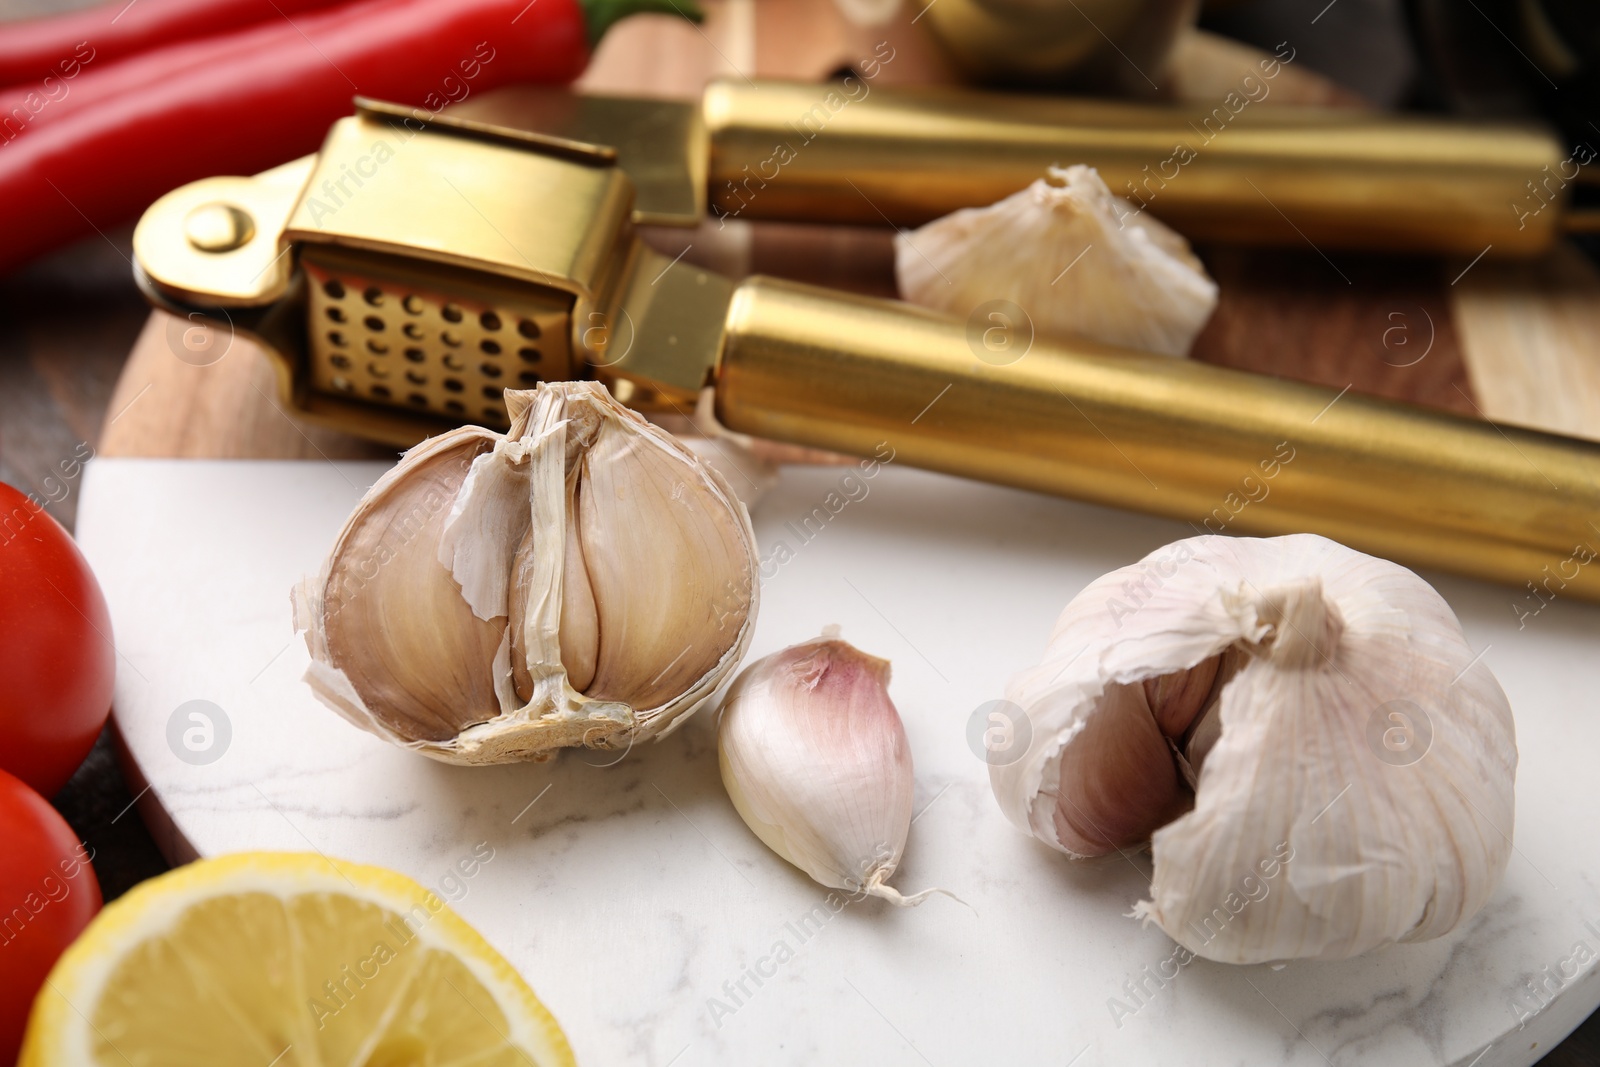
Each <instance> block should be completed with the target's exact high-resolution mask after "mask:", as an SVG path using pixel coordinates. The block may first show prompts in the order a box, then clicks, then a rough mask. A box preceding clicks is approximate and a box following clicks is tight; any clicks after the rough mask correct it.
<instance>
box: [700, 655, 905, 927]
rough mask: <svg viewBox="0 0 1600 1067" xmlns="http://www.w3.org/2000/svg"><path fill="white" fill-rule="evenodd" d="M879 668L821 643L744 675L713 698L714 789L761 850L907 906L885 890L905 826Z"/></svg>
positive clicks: (899, 742) (894, 736) (842, 885)
mask: <svg viewBox="0 0 1600 1067" xmlns="http://www.w3.org/2000/svg"><path fill="white" fill-rule="evenodd" d="M888 686H889V663H888V661H886V660H881V659H877V658H876V657H873V656H869V655H867V654H865V653H863V652H861V651H859V650H857V649H856V648H854V647H852V646H851V645H849V644H847V643H846V642H844V641H841V640H838V639H836V638H832V637H824V638H822V639H820V640H816V641H809V642H806V643H804V644H799V645H794V646H791V647H789V648H786V649H784V650H782V651H781V652H775V653H773V654H772V655H770V656H766V657H763V658H762V659H759V660H757V661H756V662H755V663H752V664H751V665H750V666H749V667H746V668H745V669H744V671H743V672H741V673H740V675H739V677H738V678H737V679H735V681H734V683H733V685H732V686H731V687H730V688H729V690H728V694H727V697H726V698H725V700H724V701H723V705H722V713H721V718H720V721H719V725H718V730H717V753H718V759H719V763H720V765H721V768H722V782H723V785H724V786H725V787H726V788H727V791H728V796H729V798H731V799H732V801H733V806H734V808H735V809H737V811H738V812H739V816H740V817H741V818H742V819H744V821H745V823H746V825H748V826H749V827H750V829H751V830H753V831H754V832H755V834H756V836H757V837H759V838H760V839H761V840H762V842H763V843H765V844H766V846H767V847H768V848H770V849H772V851H774V852H776V853H777V854H778V855H779V856H782V857H783V858H784V859H786V860H788V861H789V862H790V863H792V864H794V865H795V866H796V867H798V868H800V869H801V870H802V871H804V872H805V873H806V874H807V875H809V876H810V877H811V878H812V880H814V881H816V882H818V883H819V884H821V885H824V886H828V887H830V888H834V889H845V890H849V891H850V892H859V893H865V894H867V895H869V896H877V897H882V898H884V899H886V900H889V901H891V902H893V903H895V904H902V905H906V904H916V903H920V902H921V900H922V899H923V898H924V897H926V896H927V892H924V893H919V894H917V895H916V896H914V897H902V896H901V895H900V893H899V892H897V891H896V890H894V889H891V888H890V887H889V886H888V885H887V884H885V883H886V882H887V881H888V879H889V877H890V876H891V875H893V874H894V870H895V868H896V866H898V865H899V863H900V857H901V855H902V853H903V852H904V850H905V843H906V837H907V835H908V833H909V832H910V829H911V801H912V786H913V782H912V772H911V745H910V742H909V741H907V739H906V732H905V727H904V725H903V724H902V723H901V721H900V714H899V712H898V711H896V710H895V707H894V704H893V702H892V701H890V699H889V691H888Z"/></svg>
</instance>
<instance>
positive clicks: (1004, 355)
mask: <svg viewBox="0 0 1600 1067" xmlns="http://www.w3.org/2000/svg"><path fill="white" fill-rule="evenodd" d="M988 328H990V326H989V324H988V323H983V322H980V323H978V324H977V325H976V326H969V325H968V324H967V323H963V322H962V321H960V320H957V319H952V318H947V317H944V316H942V315H938V314H934V313H931V312H926V311H922V310H920V309H916V308H912V307H909V306H907V305H904V304H895V303H891V302H888V301H881V300H873V299H869V298H864V297H853V296H845V295H841V294H839V293H836V292H831V291H828V290H824V289H818V288H813V287H810V286H805V285H799V284H794V283H790V282H785V281H779V280H775V279H771V278H752V279H749V280H747V281H745V282H744V283H742V284H741V285H740V286H739V287H738V288H737V289H736V290H735V291H734V295H733V300H732V303H731V305H730V307H729V311H728V315H727V322H726V334H725V338H724V341H723V345H722V350H721V354H720V358H719V360H718V364H717V367H716V370H715V393H716V401H717V406H716V410H717V416H718V418H719V419H720V420H721V421H722V422H723V424H724V425H726V426H728V427H729V428H730V429H733V430H737V431H739V432H742V433H748V434H752V435H755V436H759V437H766V438H771V439H775V440H781V441H790V442H795V443H800V444H805V445H811V446H815V447H821V448H828V449H833V450H836V451H839V452H845V453H849V454H852V455H859V456H872V455H874V454H875V453H876V454H881V453H879V449H880V446H881V445H883V444H885V443H886V444H887V446H888V447H889V448H891V449H893V453H894V456H895V462H896V463H905V464H906V465H908V466H915V467H926V468H930V469H933V470H939V471H945V472H947V473H950V474H957V475H962V476H965V477H970V478H979V479H982V480H985V481H992V482H999V483H1004V484H1007V485H1013V486H1018V487H1020V488H1024V489H1032V490H1037V491H1040V492H1045V493H1051V494H1055V495H1059V496H1066V497H1073V498H1076V499H1081V500H1088V501H1093V502H1096V503H1101V504H1108V505H1113V506H1116V507H1124V508H1131V509H1134V510H1137V511H1143V512H1148V513H1151V514H1155V515H1162V516H1167V517H1169V518H1174V519H1179V520H1182V521H1185V522H1188V523H1190V524H1191V525H1192V526H1193V528H1194V529H1195V531H1196V532H1198V533H1207V532H1210V533H1227V534H1236V533H1251V534H1282V533H1293V532H1314V533H1320V534H1324V535H1326V536H1328V537H1331V538H1334V539H1336V540H1338V541H1342V542H1344V543H1345V544H1347V545H1350V546H1352V547H1354V548H1358V549H1362V550H1364V551H1367V552H1372V553H1375V554H1378V555H1382V556H1386V557H1389V558H1392V559H1395V560H1398V561H1401V562H1404V563H1407V564H1411V565H1415V566H1420V567H1432V568H1439V569H1443V570H1450V571H1455V572H1458V573H1461V574H1467V575H1471V576H1474V577H1479V578H1486V579H1491V580H1494V581H1500V582H1506V583H1509V584H1510V585H1512V586H1514V587H1516V589H1517V590H1518V591H1519V592H1516V593H1513V594H1512V596H1513V598H1514V603H1513V607H1515V605H1516V604H1517V603H1520V600H1519V599H1516V598H1520V597H1523V596H1525V595H1534V596H1538V597H1539V598H1540V599H1539V600H1537V601H1535V600H1531V599H1530V600H1529V602H1528V606H1529V607H1530V608H1532V607H1537V606H1538V604H1539V603H1541V602H1543V601H1546V600H1549V599H1550V598H1551V597H1553V596H1555V595H1558V594H1559V595H1561V596H1573V597H1581V598H1584V599H1589V600H1600V565H1596V564H1594V563H1593V562H1591V561H1593V560H1594V558H1595V556H1596V554H1597V552H1600V526H1597V525H1596V522H1600V484H1597V477H1600V445H1597V444H1594V443H1591V442H1587V441H1578V440H1573V439H1569V438H1563V437H1557V436H1553V435H1549V434H1544V433H1538V432H1534V431H1529V430H1522V429H1517V428H1514V427H1509V426H1499V425H1496V424H1494V423H1490V422H1484V421H1477V420H1473V419H1469V418H1463V417H1460V416H1456V415H1453V414H1449V413H1445V412H1441V411H1435V410H1429V409H1424V408H1419V407H1414V406H1411V405H1407V404H1402V403H1397V402H1394V401H1388V400H1381V399H1376V398H1373V397H1368V396H1363V395H1361V394H1358V393H1353V392H1344V393H1338V392H1335V391H1334V390H1330V389H1324V388H1320V387H1317V386H1311V385H1305V384H1300V383H1295V382H1289V381H1283V380H1279V379H1275V378H1268V377H1265V376H1261V375H1254V374H1244V373H1240V372H1236V371H1230V370H1225V369H1222V368H1217V367H1212V366H1208V365H1206V364H1202V363H1196V362H1192V361H1189V360H1183V359H1172V358H1169V357H1163V356H1148V355H1141V354H1138V353H1133V352H1127V351H1123V350H1118V349H1111V348H1106V347H1102V346H1099V345H1094V344H1091V343H1087V342H1082V343H1070V344H1068V343H1061V342H1056V341H1044V340H1042V339H1041V340H1035V341H1034V342H1033V343H1032V345H1031V347H1027V348H1026V351H1025V352H1023V351H1022V344H1021V342H1018V343H1017V345H1016V347H1013V348H1009V349H1007V348H1002V349H1001V350H1000V351H999V352H998V353H996V352H994V351H992V350H991V349H990V348H986V347H985V345H984V343H983V342H984V339H983V338H982V336H981V333H982V330H984V329H988ZM990 340H991V341H992V340H994V339H993V338H990ZM1013 357H1016V358H1013ZM1530 584H1531V586H1532V587H1534V589H1533V590H1529V589H1527V587H1528V586H1529V585H1530Z"/></svg>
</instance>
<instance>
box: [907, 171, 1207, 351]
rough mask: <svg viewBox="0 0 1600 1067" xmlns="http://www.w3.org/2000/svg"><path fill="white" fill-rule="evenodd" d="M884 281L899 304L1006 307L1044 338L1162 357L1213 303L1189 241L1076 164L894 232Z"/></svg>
mask: <svg viewBox="0 0 1600 1067" xmlns="http://www.w3.org/2000/svg"><path fill="white" fill-rule="evenodd" d="M895 278H896V279H897V280H898V282H899V285H900V296H901V298H902V299H905V300H908V301H910V302H911V303H913V304H921V305H922V306H923V307H929V308H933V309H934V310H936V311H944V312H947V313H949V314H952V315H959V316H963V317H965V316H968V315H970V314H972V313H973V311H974V310H975V309H976V308H978V307H980V306H981V305H982V304H984V303H986V302H988V301H992V300H1009V301H1011V302H1012V303H1014V304H1016V305H1017V306H1018V307H1020V308H1021V309H1022V310H1023V311H1024V312H1025V313H1026V314H1027V315H1028V317H1029V318H1030V319H1031V320H1032V321H1033V326H1034V328H1035V329H1036V330H1037V331H1038V332H1039V333H1040V334H1042V335H1043V336H1046V337H1062V336H1076V337H1087V338H1089V339H1090V340H1093V341H1103V342H1105V343H1107V344H1114V345H1123V346H1125V347H1128V348H1139V349H1144V350H1145V351H1148V352H1159V353H1162V354H1163V355H1169V356H1182V355H1186V354H1188V351H1189V347H1190V346H1191V345H1192V344H1193V343H1194V339H1195V337H1196V336H1197V335H1198V334H1199V333H1200V330H1201V328H1202V327H1204V326H1205V324H1206V320H1207V319H1209V318H1210V317H1211V312H1212V311H1213V310H1214V309H1215V308H1216V306H1217V283H1216V282H1214V281H1212V280H1211V278H1210V277H1209V276H1207V274H1206V271H1205V267H1203V266H1202V265H1201V263H1200V260H1199V259H1198V258H1197V257H1196V256H1195V254H1194V253H1193V252H1191V251H1190V250H1189V244H1188V242H1187V241H1185V240H1184V239H1183V238H1182V237H1180V236H1178V234H1176V233H1174V232H1173V231H1172V230H1170V229H1168V228H1167V227H1166V226H1165V225H1163V224H1162V223H1160V222H1158V221H1157V220H1156V219H1153V218H1151V217H1150V215H1149V214H1148V213H1141V212H1140V211H1139V209H1138V208H1136V207H1134V205H1133V204H1131V203H1129V202H1128V201H1127V200H1124V199H1122V198H1121V197H1117V196H1113V195H1112V193H1111V190H1110V189H1108V188H1106V183H1105V182H1104V181H1102V180H1101V178H1100V173H1099V172H1098V171H1096V170H1095V169H1094V168H1093V167H1086V166H1082V165H1078V166H1072V167H1066V168H1065V169H1063V168H1061V167H1051V168H1050V169H1049V171H1048V174H1047V177H1046V178H1041V179H1039V180H1038V181H1036V182H1034V183H1033V184H1032V185H1030V186H1028V188H1026V189H1024V190H1022V191H1021V192H1019V193H1014V194H1012V195H1011V196H1008V197H1006V198H1005V199H1004V200H1001V201H999V202H998V203H995V204H991V205H990V206H989V207H976V208H962V209H961V210H960V211H956V212H953V213H951V214H949V215H946V216H944V217H943V218H940V219H935V220H934V221H932V222H930V223H928V224H927V225H925V226H923V227H922V228H921V229H918V230H915V231H913V232H911V233H909V234H908V233H901V234H900V235H899V236H897V237H896V238H895Z"/></svg>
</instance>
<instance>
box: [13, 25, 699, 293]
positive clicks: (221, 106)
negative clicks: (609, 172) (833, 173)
mask: <svg viewBox="0 0 1600 1067" xmlns="http://www.w3.org/2000/svg"><path fill="white" fill-rule="evenodd" d="M646 10H653V11H661V10H669V11H676V12H678V13H680V14H684V13H691V14H697V12H695V11H694V9H692V8H690V6H689V3H688V2H687V0H362V2H360V3H355V4H350V5H348V6H346V7H339V8H332V9H329V10H325V11H318V12H314V13H312V14H310V15H305V16H302V17H300V18H297V19H295V20H294V25H293V26H292V27H291V31H292V32H288V33H285V32H284V30H283V29H282V27H281V26H280V25H273V24H263V25H260V26H256V27H252V28H250V29H247V30H243V31H240V32H239V33H236V34H230V35H226V36H223V37H218V38H212V39H210V40H211V41H212V42H213V43H214V45H215V48H216V51H215V52H214V53H213V54H212V55H211V56H210V57H209V60H208V61H205V62H201V63H198V64H194V63H191V65H189V66H187V67H181V68H179V69H176V70H174V71H172V72H171V73H170V74H169V75H168V76H166V77H163V78H162V79H160V80H159V81H156V82H152V83H147V84H141V85H138V86H137V87H135V88H133V89H131V90H129V91H127V92H123V93H119V94H115V95H112V94H108V93H101V92H100V91H99V90H94V91H93V95H94V96H95V100H94V103H93V104H92V105H85V106H83V107H82V108H80V109H77V110H73V111H71V112H70V113H67V114H64V115H63V116H62V117H61V118H60V119H59V120H58V121H53V122H49V123H45V124H42V125H41V126H40V128H38V129H35V130H32V131H30V132H29V133H27V134H26V135H25V136H19V137H17V138H15V139H14V140H12V141H10V142H9V143H0V271H3V270H6V269H8V268H10V267H12V266H15V265H16V264H18V263H21V262H23V261H25V260H28V259H31V258H32V257H34V256H36V255H38V254H40V253H42V252H45V251H48V250H49V249H51V248H54V247H56V246H58V245H60V244H63V243H65V242H67V241H70V240H73V239H75V238H77V237H80V236H83V235H85V234H87V233H89V232H91V230H92V229H93V228H102V227H105V226H109V225H114V224H116V223H118V222H121V221H123V220H125V219H128V218H130V217H132V216H134V215H136V214H138V213H139V212H140V211H141V210H143V209H144V208H145V207H146V206H147V205H148V204H149V203H150V202H151V201H152V200H154V199H155V198H156V197H158V196H160V195H161V194H163V193H166V192H167V191H169V190H171V189H172V188H174V187H176V186H179V185H182V184H184V183H185V182H190V181H194V180H195V179H197V178H202V177H206V176H209V175H214V174H250V173H254V172H256V171H259V170H263V169H265V168H267V167H270V166H274V165H276V164H279V163H283V162H286V161H288V160H290V159H293V158H294V157H296V156H299V155H304V154H305V153H307V152H311V151H314V150H315V149H316V147H317V146H318V145H319V144H320V143H321V142H322V138H323V137H324V135H325V134H326V133H327V128H328V126H329V125H331V124H332V123H333V121H334V120H336V119H338V118H340V117H341V116H343V115H347V114H349V113H350V111H351V107H350V100H351V97H352V96H355V95H362V96H370V97H375V98H378V99H382V100H392V101H395V102H397V103H401V104H409V105H412V106H416V107H424V108H428V109H429V110H435V109H437V108H438V107H439V106H441V105H442V104H443V103H445V102H448V101H449V100H452V99H459V98H460V96H461V93H462V92H463V90H464V91H466V92H470V93H480V92H485V91H487V90H489V89H492V88H495V87H497V86H500V85H505V84H508V83H512V82H539V83H546V84H551V83H564V82H569V81H571V80H572V79H573V78H576V77H577V76H578V74H580V73H581V72H582V71H583V68H584V67H585V66H586V65H587V63H588V59H589V49H590V47H591V45H592V43H593V42H594V41H596V40H598V38H599V36H600V34H602V33H604V32H605V30H606V28H607V27H609V26H610V25H611V24H612V23H613V22H614V21H616V19H618V18H621V17H623V16H625V15H627V14H630V13H632V12H636V11H646ZM185 54H186V55H189V59H190V60H191V61H192V60H193V59H194V56H193V55H192V54H189V53H185ZM158 55H159V53H149V54H147V56H145V57H142V58H141V59H140V60H139V62H141V63H145V62H159V61H160V60H159V59H158ZM92 75H97V76H99V77H106V78H110V77H120V76H122V75H119V74H118V73H117V72H116V71H115V70H114V69H113V68H112V67H110V66H108V67H106V68H105V69H103V70H101V71H98V72H94V71H85V72H83V74H82V75H81V76H80V78H81V79H83V80H84V82H85V85H87V79H88V78H90V77H91V76H92Z"/></svg>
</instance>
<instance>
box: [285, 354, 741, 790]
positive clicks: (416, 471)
mask: <svg viewBox="0 0 1600 1067" xmlns="http://www.w3.org/2000/svg"><path fill="white" fill-rule="evenodd" d="M505 396H506V403H507V405H508V407H509V409H510V412H511V429H510V430H509V431H508V432H507V433H506V434H505V435H503V436H502V435H501V434H497V433H494V432H492V431H490V430H486V429H483V428H482V427H478V426H462V427H460V428H458V429H455V430H451V431H450V432H448V433H444V434H441V435H440V436H438V437H434V438H430V439H429V440H427V441H424V442H423V443H422V444H420V445H418V446H416V447H415V448H413V449H411V451H409V452H407V453H406V454H405V456H404V457H402V459H401V460H400V463H399V465H398V466H396V467H395V468H394V469H393V470H391V471H389V472H388V473H387V474H385V475H384V476H383V477H382V478H381V479H379V481H378V482H377V484H376V485H374V486H373V487H372V488H371V489H370V490H369V491H368V492H367V494H366V496H365V497H363V498H362V500H361V503H360V505H359V506H357V508H356V510H355V512H354V514H352V515H351V516H350V518H349V519H348V520H347V521H346V523H345V526H344V529H343V530H342V531H340V533H339V537H338V540H337V542H336V543H335V545H334V548H333V551H332V553H331V554H330V555H329V557H328V559H327V562H326V564H325V565H324V566H323V569H322V573H321V574H320V575H319V576H318V577H317V578H316V579H314V580H308V581H306V582H304V583H302V585H301V586H300V588H299V589H298V590H297V591H296V595H295V607H296V617H297V621H298V624H299V626H300V628H301V629H303V630H305V632H306V643H307V646H308V648H309V649H310V652H311V659H312V662H311V666H310V669H309V670H308V671H307V674H306V680H307V682H309V683H310V685H311V688H312V690H313V692H314V693H315V694H316V695H317V697H318V698H320V699H321V700H322V701H323V702H324V703H325V704H327V705H328V706H329V707H331V708H333V709H334V710H335V711H337V712H339V713H340V714H341V715H343V716H344V717H345V718H347V719H349V720H350V721H351V722H353V723H355V724H356V725H357V726H360V727H362V728H363V729H366V730H370V731H371V732H373V733H375V734H377V735H379V736H380V737H384V738H387V739H388V740H390V741H394V742H396V743H398V744H401V745H405V746H407V747H410V748H414V749H416V750H418V751H420V752H422V753H424V754H425V755H429V756H433V757H435V758H437V759H441V760H445V761H447V762H452V763H504V762H509V761H512V760H518V759H544V758H547V757H548V756H549V755H550V754H551V753H552V752H554V750H556V749H558V748H561V747H563V746H576V745H586V746H588V747H590V748H608V749H614V748H623V747H626V746H628V745H631V744H632V743H633V742H634V741H637V740H642V739H645V738H648V737H652V736H657V735H660V734H662V733H664V732H665V731H667V730H669V729H671V728H672V726H673V725H675V724H676V723H677V722H679V721H681V719H682V717H683V716H685V715H687V714H688V713H689V712H691V711H692V710H694V708H695V707H697V706H698V705H699V704H701V703H702V702H704V701H705V699H706V698H707V697H709V696H710V695H711V694H712V693H713V691H714V690H715V689H716V688H717V686H718V685H719V684H720V683H721V682H722V681H723V680H724V679H725V678H726V677H727V676H728V675H729V674H731V673H732V671H733V669H734V667H735V666H736V665H737V664H738V662H739V659H740V657H741V656H742V655H743V654H744V650H745V648H746V647H747V646H748V644H749V641H750V634H751V631H752V628H753V626H754V623H755V615H756V597H757V580H756V565H757V556H756V551H755V537H754V533H753V532H752V530H751V528H750V519H749V516H748V514H747V513H746V511H745V508H744V506H743V505H742V504H740V503H739V502H738V500H737V498H736V497H735V496H734V494H733V491H732V490H731V489H730V488H729V487H728V485H727V483H725V482H724V481H723V480H722V478H721V477H720V476H719V475H717V474H716V473H715V472H714V471H711V470H708V469H707V468H706V467H705V466H704V465H703V464H701V463H700V461H699V460H697V459H696V458H695V457H694V455H693V454H692V453H691V452H690V451H689V450H688V449H686V448H685V447H683V446H682V445H681V444H679V443H678V442H677V441H675V440H674V439H673V438H672V437H671V436H670V435H669V434H667V433H665V432H664V431H662V430H660V429H658V428H656V427H654V426H651V425H650V424H649V423H648V422H646V421H645V420H644V419H643V418H641V417H640V416H639V415H637V414H635V413H634V412H632V411H630V410H628V409H627V408H625V407H623V406H622V405H621V404H618V403H617V402H616V401H615V400H613V399H612V398H611V396H610V394H609V393H607V392H606V390H605V387H604V386H602V385H599V384H597V383H595V382H560V383H549V384H544V385H541V386H539V388H538V390H537V391H533V392H517V391H508V392H507V393H506V394H505Z"/></svg>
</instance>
